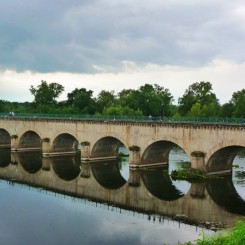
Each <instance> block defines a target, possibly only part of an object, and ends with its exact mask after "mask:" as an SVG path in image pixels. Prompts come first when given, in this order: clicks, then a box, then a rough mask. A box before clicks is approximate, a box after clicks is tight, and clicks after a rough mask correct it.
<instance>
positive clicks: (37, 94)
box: [0, 81, 245, 117]
mask: <svg viewBox="0 0 245 245" xmlns="http://www.w3.org/2000/svg"><path fill="white" fill-rule="evenodd" d="M63 91H64V87H63V86H62V85H61V84H59V83H49V84H48V83H47V82H46V81H41V84H40V85H38V86H37V87H36V88H35V87H33V86H31V88H30V93H31V94H32V95H33V96H34V100H33V101H32V102H24V103H19V102H9V101H4V100H0V112H1V113H5V112H6V113H8V112H11V111H14V112H15V113H52V114H54V113H55V114H90V115H114V116H122V115H128V116H130V115H132V116H152V117H162V116H165V117H244V116H245V89H242V90H240V91H237V92H235V93H233V95H232V97H231V99H230V101H229V102H227V103H225V104H223V105H221V104H220V102H219V100H218V98H217V96H216V95H215V93H214V92H213V89H212V84H211V83H210V82H204V81H202V82H196V83H194V84H192V85H190V86H189V87H188V88H187V89H186V91H185V92H184V94H183V96H181V97H180V98H179V99H178V103H177V105H176V104H174V103H173V102H174V99H173V95H172V94H171V93H170V91H169V89H167V88H164V87H162V86H159V85H158V84H154V85H151V84H145V85H143V86H140V87H139V88H138V89H137V90H134V89H123V90H122V91H120V92H119V93H115V92H114V91H106V90H102V91H101V92H100V93H99V94H98V96H97V97H95V96H93V93H94V92H93V91H92V90H87V89H86V88H76V89H74V90H73V91H72V92H71V93H68V94H67V100H65V101H61V102H58V101H57V99H58V98H59V96H60V95H61V93H62V92H63Z"/></svg>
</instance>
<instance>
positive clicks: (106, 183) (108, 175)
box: [90, 160, 126, 189]
mask: <svg viewBox="0 0 245 245" xmlns="http://www.w3.org/2000/svg"><path fill="white" fill-rule="evenodd" d="M90 164H91V171H92V173H93V176H94V178H95V179H96V181H97V182H98V183H99V184H100V185H101V186H103V187H105V188H107V189H118V188H121V187H122V186H124V185H125V184H126V180H125V179H124V178H123V176H122V175H121V172H120V168H119V161H118V160H111V161H99V162H93V163H90Z"/></svg>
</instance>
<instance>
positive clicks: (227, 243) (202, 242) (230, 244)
mask: <svg viewBox="0 0 245 245" xmlns="http://www.w3.org/2000/svg"><path fill="white" fill-rule="evenodd" d="M195 244H197V245H237V244H245V222H244V221H241V220H239V221H237V222H236V226H235V227H234V228H233V229H231V230H229V231H226V233H225V232H222V233H219V234H218V235H216V236H211V237H208V236H205V235H203V237H202V238H200V239H198V240H197V241H196V242H195ZM186 245H192V243H191V242H188V243H186Z"/></svg>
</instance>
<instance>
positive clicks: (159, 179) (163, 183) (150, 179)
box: [142, 167, 183, 201]
mask: <svg viewBox="0 0 245 245" xmlns="http://www.w3.org/2000/svg"><path fill="white" fill-rule="evenodd" d="M142 179H143V182H144V185H145V187H146V188H147V189H148V191H149V192H150V193H151V194H152V195H154V196H155V197H157V198H159V199H161V200H165V201H173V200H177V199H179V198H181V197H182V196H183V194H182V193H181V191H179V190H178V189H177V188H176V187H175V186H174V185H173V183H172V180H171V178H170V176H169V174H168V169H167V167H161V168H160V167H158V168H155V169H147V170H142Z"/></svg>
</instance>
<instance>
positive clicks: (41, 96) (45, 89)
mask: <svg viewBox="0 0 245 245" xmlns="http://www.w3.org/2000/svg"><path fill="white" fill-rule="evenodd" d="M63 91H64V87H63V86H62V85H61V84H58V83H50V84H48V83H47V82H46V81H41V84H40V85H38V86H37V88H34V87H33V86H31V88H30V92H31V94H32V95H33V96H34V103H35V104H37V105H38V106H42V105H50V104H55V103H56V99H57V98H58V97H59V95H60V94H61V93H62V92H63Z"/></svg>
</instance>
